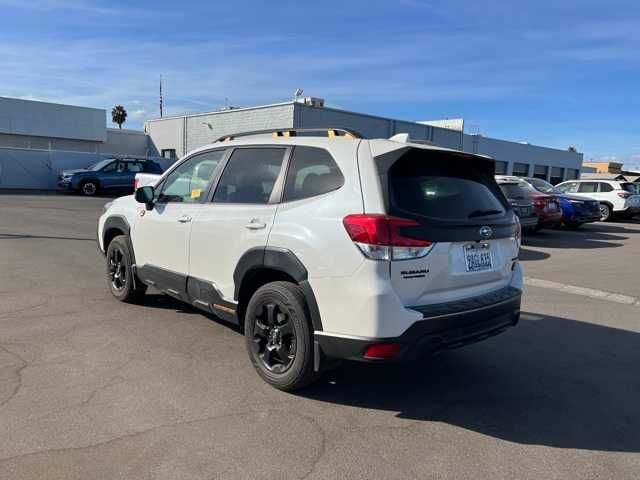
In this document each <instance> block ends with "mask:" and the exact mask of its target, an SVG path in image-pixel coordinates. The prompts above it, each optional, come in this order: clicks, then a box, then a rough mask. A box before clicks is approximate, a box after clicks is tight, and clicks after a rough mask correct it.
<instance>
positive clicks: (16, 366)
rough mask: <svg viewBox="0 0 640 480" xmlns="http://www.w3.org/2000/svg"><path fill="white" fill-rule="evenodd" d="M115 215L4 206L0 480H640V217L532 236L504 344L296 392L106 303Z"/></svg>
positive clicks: (162, 300) (67, 207) (224, 348)
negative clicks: (101, 234)
mask: <svg viewBox="0 0 640 480" xmlns="http://www.w3.org/2000/svg"><path fill="white" fill-rule="evenodd" d="M107 200H108V199H105V198H94V199H87V198H81V197H76V196H25V195H1V196H0V478H1V479H11V480H18V479H44V478H46V479H51V480H53V479H64V480H70V479H83V480H86V479H107V478H108V479H111V478H122V479H138V478H153V479H201V478H251V479H257V478H270V479H274V478H309V479H312V478H317V479H324V478H354V479H355V478H362V479H377V478H390V479H409V478H416V479H426V478H456V479H464V478H469V479H498V478H509V479H513V478H518V479H529V478H531V479H540V478H545V479H552V478H557V479H569V478H576V479H592V478H615V479H621V478H629V479H631V478H638V472H640V402H639V401H638V399H639V398H640V375H639V374H638V365H639V363H640V302H639V301H638V298H639V297H640V282H639V281H638V277H639V276H638V273H639V271H640V267H639V266H638V259H640V222H626V223H623V222H615V223H607V224H595V225H589V226H585V227H584V228H583V229H581V230H579V231H576V232H570V231H546V232H542V233H540V234H538V235H535V236H531V237H528V238H527V239H526V240H525V245H524V247H523V249H522V254H521V256H522V261H523V265H524V268H525V273H526V275H527V283H528V284H527V287H526V294H525V297H524V304H523V312H525V313H524V314H523V316H522V321H521V323H520V324H519V325H518V326H517V327H516V328H515V329H512V330H510V331H508V332H507V333H505V334H503V335H500V336H498V337H496V338H493V339H490V340H488V341H485V342H483V343H480V344H477V345H473V346H470V347H467V348H465V349H461V350H457V351H452V352H448V353H445V354H442V355H439V356H437V357H434V358H432V359H430V360H428V361H425V362H423V363H421V364H419V365H417V366H415V368H413V369H410V370H398V369H396V368H390V367H385V368H382V367H371V366H366V365H359V364H347V365H345V366H344V367H343V368H341V369H339V370H336V371H334V372H331V373H329V374H327V375H326V377H325V378H323V380H322V381H321V382H320V383H319V384H317V385H314V386H313V387H311V388H310V389H308V390H306V391H304V392H302V393H299V394H296V395H292V394H285V393H282V392H279V391H277V390H274V389H272V388H271V387H269V386H267V385H266V384H265V383H264V382H262V381H261V380H260V379H259V378H258V376H257V375H256V373H255V372H254V371H253V369H252V367H251V366H250V364H249V360H248V358H247V355H246V352H245V347H244V342H243V338H242V337H241V336H240V335H239V334H238V333H236V332H235V331H234V330H233V329H231V328H229V327H227V326H225V325H224V324H222V323H220V322H219V321H216V319H215V318H213V317H207V316H205V315H203V314H202V313H200V312H199V311H195V310H192V309H190V308H189V307H188V306H185V305H182V304H179V303H177V302H176V301H174V300H172V299H170V298H168V297H164V296H160V295H154V294H150V295H148V296H147V300H146V303H145V305H142V306H132V305H125V304H121V303H118V302H117V301H115V300H114V299H113V298H112V297H111V295H110V293H109V291H108V290H107V287H106V284H105V278H104V275H103V259H102V257H101V255H100V254H99V252H98V251H97V249H96V244H95V240H94V238H95V224H96V219H97V216H98V215H99V213H100V211H101V209H102V205H103V204H104V203H105V202H106V201H107Z"/></svg>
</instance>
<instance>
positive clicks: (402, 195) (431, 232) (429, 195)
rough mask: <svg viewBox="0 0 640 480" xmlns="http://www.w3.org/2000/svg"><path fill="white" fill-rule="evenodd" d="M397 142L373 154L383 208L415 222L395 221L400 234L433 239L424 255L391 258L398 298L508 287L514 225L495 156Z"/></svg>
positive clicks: (427, 298) (434, 298) (435, 299)
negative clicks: (497, 175) (400, 224)
mask: <svg viewBox="0 0 640 480" xmlns="http://www.w3.org/2000/svg"><path fill="white" fill-rule="evenodd" d="M399 147H400V148H399V149H398V150H396V151H391V152H387V153H385V154H383V155H381V156H378V157H376V158H375V159H374V161H375V163H376V165H377V169H378V174H379V178H380V186H381V187H382V189H383V192H384V193H383V194H384V196H385V204H386V208H387V214H388V215H391V216H393V217H399V218H403V219H407V220H411V221H412V222H413V226H406V227H402V228H400V231H401V234H402V236H404V237H409V238H413V239H416V240H423V241H428V242H431V243H432V247H431V249H430V250H429V251H428V253H427V254H426V255H425V256H422V257H420V258H413V259H402V260H391V261H390V262H389V265H390V275H391V282H392V285H393V288H394V290H395V291H396V293H397V295H398V296H399V297H400V299H401V301H402V302H403V304H404V305H405V306H407V307H410V306H420V305H428V304H433V303H442V302H447V301H452V300H457V299H462V298H469V297H474V296H478V295H482V294H484V293H488V292H491V291H494V290H497V289H500V288H503V287H506V286H507V285H508V284H509V283H510V279H511V275H512V268H513V265H514V262H515V261H516V258H517V255H518V241H517V238H516V237H517V235H518V228H519V227H518V224H517V219H516V218H515V215H514V214H513V212H512V210H511V209H510V207H509V204H508V202H507V200H506V199H505V198H504V195H503V194H502V192H501V191H500V188H499V187H498V185H497V184H496V182H495V179H494V176H493V175H494V165H493V161H492V160H490V159H487V158H484V157H478V156H474V155H468V154H464V153H461V152H455V151H446V150H438V149H427V148H420V147H411V148H406V147H404V148H402V147H401V146H399ZM365 209H366V205H365Z"/></svg>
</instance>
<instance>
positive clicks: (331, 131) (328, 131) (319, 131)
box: [213, 128, 363, 143]
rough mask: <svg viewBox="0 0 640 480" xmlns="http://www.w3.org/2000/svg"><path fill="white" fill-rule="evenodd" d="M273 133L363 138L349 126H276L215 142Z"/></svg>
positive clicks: (224, 137)
mask: <svg viewBox="0 0 640 480" xmlns="http://www.w3.org/2000/svg"><path fill="white" fill-rule="evenodd" d="M269 133H270V134H271V135H272V136H273V137H274V138H290V137H303V136H307V137H319V136H327V137H328V138H335V137H344V138H363V136H362V135H360V134H359V133H358V132H356V131H355V130H350V129H348V128H276V129H269V130H254V131H251V132H241V133H234V134H232V135H223V136H222V137H220V138H218V139H216V140H215V141H214V142H213V143H218V142H229V141H231V140H235V139H236V138H241V137H251V136H254V135H267V134H269Z"/></svg>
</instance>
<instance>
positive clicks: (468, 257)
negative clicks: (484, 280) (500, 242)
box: [464, 243, 493, 272]
mask: <svg viewBox="0 0 640 480" xmlns="http://www.w3.org/2000/svg"><path fill="white" fill-rule="evenodd" d="M464 260H465V263H466V267H467V272H481V271H483V270H491V269H492V268H493V260H492V258H491V247H490V246H489V244H488V243H480V244H471V245H465V246H464Z"/></svg>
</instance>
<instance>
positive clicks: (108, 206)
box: [102, 202, 113, 213]
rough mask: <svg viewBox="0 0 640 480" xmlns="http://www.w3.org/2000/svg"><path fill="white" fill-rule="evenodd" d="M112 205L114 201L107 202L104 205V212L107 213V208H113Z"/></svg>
mask: <svg viewBox="0 0 640 480" xmlns="http://www.w3.org/2000/svg"><path fill="white" fill-rule="evenodd" d="M111 205H113V202H107V203H105V204H104V207H102V213H107V210H109V209H110V208H111Z"/></svg>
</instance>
